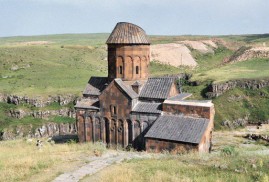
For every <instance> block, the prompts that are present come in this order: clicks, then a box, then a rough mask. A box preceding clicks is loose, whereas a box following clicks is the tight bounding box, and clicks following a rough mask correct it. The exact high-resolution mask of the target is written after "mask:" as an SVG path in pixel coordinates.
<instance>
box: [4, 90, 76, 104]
mask: <svg viewBox="0 0 269 182" xmlns="http://www.w3.org/2000/svg"><path fill="white" fill-rule="evenodd" d="M77 99H78V97H77V96H75V95H72V94H67V95H56V96H48V97H41V96H37V97H28V96H19V95H9V94H3V93H0V102H6V103H10V104H15V105H19V104H29V105H31V106H33V107H45V106H48V105H50V104H52V103H54V102H57V103H59V104H60V105H61V106H63V105H67V104H69V103H70V102H73V103H75V102H76V101H77Z"/></svg>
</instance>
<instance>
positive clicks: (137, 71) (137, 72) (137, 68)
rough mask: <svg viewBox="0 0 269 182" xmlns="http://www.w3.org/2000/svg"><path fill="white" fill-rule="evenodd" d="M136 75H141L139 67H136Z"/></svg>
mask: <svg viewBox="0 0 269 182" xmlns="http://www.w3.org/2000/svg"><path fill="white" fill-rule="evenodd" d="M135 73H136V74H139V66H136V67H135Z"/></svg>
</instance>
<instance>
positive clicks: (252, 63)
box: [192, 59, 269, 83]
mask: <svg viewBox="0 0 269 182" xmlns="http://www.w3.org/2000/svg"><path fill="white" fill-rule="evenodd" d="M268 68H269V59H252V60H248V61H243V62H237V63H234V64H228V65H225V66H222V67H218V68H213V69H210V70H207V71H204V72H201V73H198V74H194V75H193V77H192V80H198V81H207V80H212V81H214V82H215V83H219V82H224V81H229V80H236V79H263V78H264V79H268V78H269V69H268Z"/></svg>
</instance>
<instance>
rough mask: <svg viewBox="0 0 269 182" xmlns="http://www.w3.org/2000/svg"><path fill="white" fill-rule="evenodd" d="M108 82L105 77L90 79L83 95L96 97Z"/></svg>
mask: <svg viewBox="0 0 269 182" xmlns="http://www.w3.org/2000/svg"><path fill="white" fill-rule="evenodd" d="M107 82H108V79H107V77H91V78H90V80H89V82H88V84H87V86H86V88H85V90H84V91H83V95H95V96H98V95H100V94H101V92H102V91H103V90H104V89H105V88H106V86H107V85H106V83H107Z"/></svg>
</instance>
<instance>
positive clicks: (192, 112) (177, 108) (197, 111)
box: [163, 103, 214, 119]
mask: <svg viewBox="0 0 269 182" xmlns="http://www.w3.org/2000/svg"><path fill="white" fill-rule="evenodd" d="M213 110H214V108H212V107H211V108H210V107H203V106H188V105H176V104H167V103H163V111H164V112H167V113H172V114H181V113H182V114H184V115H185V116H193V117H202V118H207V119H210V118H211V117H212V112H213Z"/></svg>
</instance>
